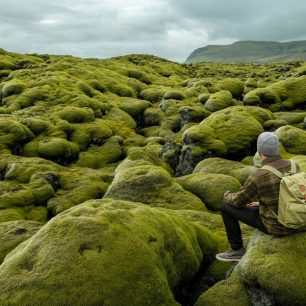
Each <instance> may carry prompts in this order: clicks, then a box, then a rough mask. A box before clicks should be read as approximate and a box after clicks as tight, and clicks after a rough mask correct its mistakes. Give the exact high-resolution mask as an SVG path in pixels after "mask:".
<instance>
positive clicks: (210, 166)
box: [193, 157, 255, 184]
mask: <svg viewBox="0 0 306 306" xmlns="http://www.w3.org/2000/svg"><path fill="white" fill-rule="evenodd" d="M253 171H255V168H254V167H253V166H248V165H245V164H243V163H240V162H237V161H232V160H227V159H224V158H220V157H212V158H207V159H204V160H202V161H201V162H199V163H198V164H197V166H196V167H195V168H194V171H193V173H203V174H209V173H219V174H225V175H230V176H233V177H235V178H236V179H237V180H238V181H239V182H240V183H241V184H243V183H244V182H245V181H246V179H247V178H248V176H249V175H250V174H251V173H252V172H253Z"/></svg>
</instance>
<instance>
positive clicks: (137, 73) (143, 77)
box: [127, 70, 152, 85]
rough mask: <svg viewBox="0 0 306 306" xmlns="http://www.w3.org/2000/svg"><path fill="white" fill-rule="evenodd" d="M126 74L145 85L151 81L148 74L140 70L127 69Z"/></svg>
mask: <svg viewBox="0 0 306 306" xmlns="http://www.w3.org/2000/svg"><path fill="white" fill-rule="evenodd" d="M127 75H128V76H129V77H130V78H134V79H136V80H139V81H140V82H142V83H145V84H147V85H149V84H151V83H152V82H151V80H150V77H149V76H148V74H147V73H145V72H144V71H141V70H129V71H128V74H127Z"/></svg>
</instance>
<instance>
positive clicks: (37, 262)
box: [0, 199, 216, 306]
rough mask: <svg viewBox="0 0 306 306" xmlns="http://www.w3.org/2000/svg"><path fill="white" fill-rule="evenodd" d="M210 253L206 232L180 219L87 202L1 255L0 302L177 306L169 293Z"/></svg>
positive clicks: (213, 246)
mask: <svg viewBox="0 0 306 306" xmlns="http://www.w3.org/2000/svg"><path fill="white" fill-rule="evenodd" d="M63 237H64V239H63ZM59 241H60V243H59ZM215 251H216V242H214V238H213V237H212V235H211V234H210V233H209V232H208V231H207V230H205V229H204V228H202V227H199V226H196V225H193V224H192V223H190V222H188V221H187V220H186V219H185V218H183V217H179V216H172V215H169V214H167V213H165V212H163V211H159V210H157V209H151V208H149V207H147V206H144V205H141V204H132V203H129V202H123V201H113V200H110V199H104V200H97V201H89V202H86V203H84V204H82V205H79V206H77V207H75V208H72V209H71V210H69V211H66V212H64V213H63V214H61V215H59V216H58V217H56V218H54V219H53V220H52V221H51V222H49V223H48V224H47V225H45V226H44V227H43V228H42V229H41V230H40V231H38V232H37V233H36V235H35V236H33V237H32V238H31V239H29V240H28V241H26V242H24V243H23V244H21V245H20V246H19V247H17V248H16V249H15V250H14V251H13V252H11V253H10V255H9V256H7V257H6V260H5V261H4V262H3V264H2V265H1V267H0V280H1V281H0V289H1V296H0V303H1V304H2V305H5V304H9V303H10V304H21V303H24V301H31V304H32V305H42V304H44V303H45V301H46V300H48V303H50V304H58V303H64V304H69V305H72V304H73V305H83V304H91V305H93V304H101V303H104V304H105V305H118V306H119V305H126V301H129V300H130V301H133V305H148V304H154V305H179V304H178V302H176V301H175V299H174V294H173V292H172V290H173V291H174V288H176V287H178V286H180V284H182V283H187V282H188V281H189V280H190V279H191V278H192V277H193V276H194V275H195V274H196V273H197V271H198V270H199V268H200V265H201V263H206V264H209V263H210V262H211V260H212V258H213V256H214V253H215ZM58 254H61V256H58ZM47 255H48V256H47ZM45 271H48V273H47V274H46V273H45ZM58 271H65V273H59V272H58ZM29 275H31V277H29ZM67 279H69V282H67ZM84 286H85V287H84ZM55 288H56V290H54V289H55ZM84 289H86V290H84ZM80 292H82V294H80ZM51 293H52V294H51Z"/></svg>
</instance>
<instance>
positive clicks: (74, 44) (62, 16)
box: [0, 0, 306, 61]
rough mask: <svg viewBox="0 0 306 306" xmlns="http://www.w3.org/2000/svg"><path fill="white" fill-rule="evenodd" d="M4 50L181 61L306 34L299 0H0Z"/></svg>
mask: <svg viewBox="0 0 306 306" xmlns="http://www.w3.org/2000/svg"><path fill="white" fill-rule="evenodd" d="M0 5H1V10H0V47H2V48H4V49H7V50H9V51H15V52H24V53H32V52H37V53H49V54H71V55H75V56H81V57H100V58H105V57H111V56H117V55H124V54H129V53H146V54H154V55H158V56H161V57H165V58H168V59H172V60H176V61H184V60H185V59H186V57H187V56H188V55H189V54H190V53H191V52H192V51H193V50H194V49H195V48H199V47H203V46H205V45H207V44H222V43H231V42H234V41H236V40H273V41H276V40H277V41H288V40H298V39H306V33H305V31H304V29H305V28H306V19H305V17H304V12H305V11H306V2H304V1H300V0H291V1H287V0H270V1H266V0H256V1H254V0H250V1H245V0H236V1H234V0H233V1H228V0H193V1H190V0H189V1H185V0H146V1H141V0H129V1H126V0H100V1H99V0H88V1H84V0H83V1H81V0H53V1H50V2H49V1H42V0H27V1H20V0H11V1H5V2H4V0H0Z"/></svg>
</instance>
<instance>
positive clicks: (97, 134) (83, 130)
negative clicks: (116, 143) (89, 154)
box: [70, 120, 113, 151]
mask: <svg viewBox="0 0 306 306" xmlns="http://www.w3.org/2000/svg"><path fill="white" fill-rule="evenodd" d="M71 128H72V130H73V132H70V141H71V142H73V143H76V144H77V145H78V147H79V148H80V150H81V151H83V150H87V149H88V147H89V146H90V145H91V144H92V145H102V144H103V143H105V141H106V140H107V139H108V138H110V137H111V136H112V134H113V132H112V130H111V129H110V128H109V127H108V126H107V125H106V124H104V122H103V120H95V122H93V123H83V124H74V125H73V126H72V127H71Z"/></svg>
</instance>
